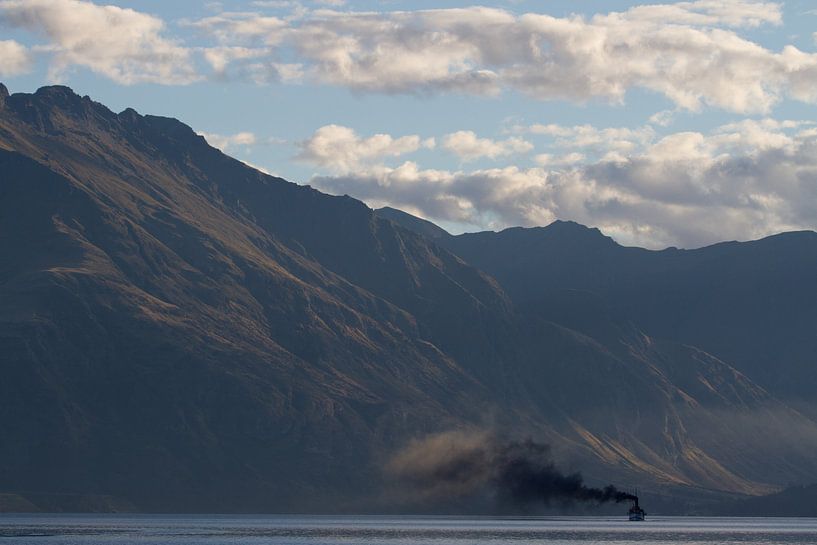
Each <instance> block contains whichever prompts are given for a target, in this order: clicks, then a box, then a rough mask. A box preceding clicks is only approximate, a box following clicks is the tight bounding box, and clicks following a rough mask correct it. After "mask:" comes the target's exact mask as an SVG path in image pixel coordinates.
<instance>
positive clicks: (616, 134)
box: [514, 123, 655, 152]
mask: <svg viewBox="0 0 817 545" xmlns="http://www.w3.org/2000/svg"><path fill="white" fill-rule="evenodd" d="M514 130H516V131H521V132H527V133H529V134H535V135H539V136H548V137H551V138H553V139H554V141H555V144H556V146H559V147H563V148H592V149H595V150H598V151H605V152H606V151H615V152H627V151H631V150H634V149H638V148H640V147H642V146H643V145H644V144H645V143H647V142H650V141H652V140H653V139H654V138H655V130H654V129H653V128H652V127H650V126H645V127H637V128H629V127H606V128H597V127H594V126H592V125H587V124H585V125H574V126H566V125H558V124H555V123H550V124H547V125H543V124H540V123H536V124H533V125H530V126H528V127H515V129H514Z"/></svg>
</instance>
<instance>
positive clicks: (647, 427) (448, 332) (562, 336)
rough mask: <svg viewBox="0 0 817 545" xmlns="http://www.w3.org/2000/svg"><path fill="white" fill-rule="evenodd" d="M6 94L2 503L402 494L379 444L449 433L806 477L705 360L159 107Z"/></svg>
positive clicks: (751, 401)
mask: <svg viewBox="0 0 817 545" xmlns="http://www.w3.org/2000/svg"><path fill="white" fill-rule="evenodd" d="M3 95H4V96H3V100H2V103H0V254H1V255H3V256H4V259H3V260H2V261H0V354H2V361H0V365H2V372H3V376H4V380H3V381H0V396H2V398H3V400H4V403H3V404H2V405H1V406H0V434H2V437H3V438H4V440H3V442H2V443H0V492H3V493H7V494H10V495H11V496H9V497H21V498H23V499H22V500H20V501H21V502H23V503H24V502H25V501H29V500H28V498H37V497H43V495H48V494H51V495H52V496H53V495H60V494H62V495H67V496H66V497H68V496H71V497H73V498H75V497H77V496H83V495H85V496H88V497H94V498H112V499H110V500H108V499H105V500H104V501H109V502H110V503H111V504H128V505H134V506H135V507H136V508H138V509H142V510H152V511H157V510H165V511H167V510H170V511H211V512H212V511H283V510H291V511H328V512H338V511H344V510H345V511H361V510H378V509H383V508H384V506H390V505H399V504H400V501H401V500H400V498H399V497H397V498H395V497H385V496H384V495H383V490H384V482H383V476H382V474H381V467H382V462H383V460H384V458H385V457H386V456H388V455H389V453H390V452H392V451H393V450H394V449H395V448H397V447H398V446H399V445H401V444H403V443H404V442H405V441H406V440H408V439H409V438H411V437H416V436H419V435H422V434H424V433H428V432H432V431H439V430H445V429H449V428H452V427H463V426H468V425H470V426H481V427H492V428H495V429H503V430H508V432H509V433H524V434H531V435H535V436H537V437H540V438H544V439H545V440H547V441H549V442H550V443H551V444H552V445H553V446H554V450H555V452H556V454H557V456H558V457H559V460H560V462H561V463H563V464H564V465H565V466H566V467H569V468H571V469H582V470H585V471H586V472H587V473H588V476H589V477H590V479H591V480H592V479H595V480H597V481H599V482H604V481H608V480H609V479H610V476H611V475H613V476H615V477H616V479H623V480H625V482H633V483H642V484H643V485H644V486H648V487H653V488H655V489H658V488H660V487H662V486H668V485H671V486H676V487H684V488H686V489H689V490H696V489H698V488H700V487H705V488H709V489H712V490H720V491H727V492H737V493H744V492H745V493H759V492H765V491H768V490H771V489H773V488H774V487H775V486H777V485H780V484H783V483H785V482H788V480H791V479H795V478H799V477H800V476H801V475H802V474H803V473H804V472H809V471H813V470H815V469H817V467H815V466H817V462H815V461H814V460H813V459H812V458H813V457H809V456H810V453H811V451H808V454H806V453H805V452H804V450H803V449H808V448H809V446H810V445H811V443H809V442H808V441H801V444H802V448H800V449H798V448H789V446H790V445H789V444H788V443H787V442H786V438H785V437H782V436H780V434H779V433H777V434H776V435H775V434H772V437H774V438H775V442H774V443H772V444H766V445H765V446H764V445H758V444H756V443H757V442H758V440H757V433H748V434H741V433H737V432H735V431H730V430H731V423H732V422H734V418H735V415H754V416H756V415H768V418H769V419H773V418H779V419H786V420H787V421H790V422H794V423H796V424H797V425H798V426H800V429H801V431H802V432H803V433H801V437H806V438H807V439H808V438H809V437H810V436H809V435H808V434H811V433H814V431H815V428H814V425H813V423H812V422H811V421H809V420H808V419H806V418H804V417H802V416H801V415H799V414H798V413H797V412H795V411H793V410H792V409H790V408H788V407H787V406H786V405H784V404H783V403H781V402H779V401H778V400H776V399H775V398H774V397H773V396H771V395H769V394H768V393H767V392H766V391H765V390H764V389H763V388H760V387H759V386H757V385H756V384H754V383H752V382H751V381H750V380H749V379H747V378H746V377H745V376H743V375H742V374H741V373H739V372H737V371H736V370H735V369H733V368H732V367H730V366H729V365H728V364H727V363H724V362H723V361H721V360H720V359H718V358H716V357H714V356H712V355H711V354H709V353H706V352H703V351H702V350H699V349H697V348H693V347H692V346H688V345H683V344H678V343H673V342H671V341H658V340H656V339H654V338H652V337H650V336H648V335H646V334H644V333H643V332H642V330H641V329H639V328H638V327H636V326H635V325H633V324H632V323H631V322H629V321H627V320H623V321H622V320H619V319H617V318H616V319H612V318H611V319H609V320H608V319H606V318H604V316H605V315H603V314H598V313H596V312H593V313H591V314H588V315H587V317H589V318H593V317H594V316H596V315H599V316H602V318H604V319H600V320H598V323H596V322H593V323H592V324H589V325H588V324H586V323H584V322H583V321H582V320H583V317H582V316H578V317H576V319H575V321H573V322H570V323H568V321H566V320H562V321H558V320H555V319H554V317H552V316H549V315H547V314H538V313H530V312H529V311H528V310H526V309H525V308H524V307H525V305H523V304H521V302H520V301H516V302H514V300H513V298H514V297H516V294H515V293H514V292H513V290H510V289H508V290H507V293H508V294H509V295H510V296H509V295H506V290H505V289H503V288H502V287H500V284H498V283H497V281H496V280H494V278H493V277H492V276H489V275H488V274H486V273H485V272H482V271H481V270H480V268H481V265H479V266H477V267H474V266H473V264H474V263H473V262H472V264H468V263H466V262H465V261H464V260H463V259H461V258H460V257H457V255H455V254H454V253H451V252H450V251H448V250H446V249H445V248H443V247H442V246H441V245H438V244H435V243H433V242H431V241H430V240H429V239H427V238H425V237H424V236H421V235H418V234H415V233H414V232H412V231H411V230H409V229H404V228H402V227H400V226H399V225H396V224H395V223H394V222H393V221H388V220H385V219H381V218H379V217H378V216H377V215H375V214H374V213H373V212H372V211H371V210H370V209H368V208H367V207H366V206H365V205H363V204H362V203H360V202H359V201H356V200H354V199H351V198H349V197H333V196H328V195H324V194H322V193H320V192H318V191H315V190H314V189H311V188H309V187H303V186H298V185H295V184H292V183H289V182H286V181H285V180H282V179H279V178H274V177H271V176H267V175H264V174H262V173H260V172H258V171H256V170H254V169H252V168H250V167H248V166H246V165H244V164H243V163H241V162H239V161H236V160H234V159H231V158H230V157H228V156H226V155H224V154H223V153H221V152H220V151H218V150H216V149H214V148H212V147H210V146H209V145H207V143H206V141H205V140H204V139H203V138H202V137H200V136H198V135H196V134H195V133H194V132H193V131H192V130H191V129H190V128H189V127H187V126H186V125H184V124H182V123H180V122H179V121H176V120H174V119H168V118H160V117H153V116H142V115H140V114H138V113H137V112H135V111H133V110H130V109H129V110H125V111H123V112H121V113H119V114H116V113H113V112H111V111H110V110H108V109H107V108H105V107H104V106H102V105H100V104H98V103H95V102H93V101H92V100H90V99H89V98H88V97H79V96H77V95H76V94H74V93H73V92H72V91H71V90H70V89H68V88H65V87H47V88H43V89H40V90H39V91H37V92H36V93H34V94H14V95H10V96H6V95H5V94H3ZM468 261H470V259H469V260H468ZM485 269H486V270H487V269H488V267H485ZM491 274H495V275H496V277H497V279H499V280H500V281H501V275H500V274H498V273H496V272H494V271H491ZM582 304H584V303H582ZM588 304H590V305H591V307H588V308H592V305H593V304H595V303H593V302H590V303H588ZM567 306H568V307H570V308H573V306H574V305H573V304H571V303H567ZM593 319H594V318H593ZM591 321H592V320H591ZM599 331H604V335H607V336H606V337H605V336H604V335H602V334H601V333H600V332H599ZM763 429H764V430H765V427H764V428H763ZM815 435H816V436H817V434H815ZM815 444H817V443H815ZM770 461H771V462H773V463H769V462H770ZM100 501H101V500H100ZM49 502H51V503H49ZM46 503H48V504H49V505H53V501H52V500H48V502H46Z"/></svg>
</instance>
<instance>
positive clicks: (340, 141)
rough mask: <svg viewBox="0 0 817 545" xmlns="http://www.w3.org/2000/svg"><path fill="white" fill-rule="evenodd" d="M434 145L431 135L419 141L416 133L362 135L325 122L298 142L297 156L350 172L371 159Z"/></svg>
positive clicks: (312, 162)
mask: <svg viewBox="0 0 817 545" xmlns="http://www.w3.org/2000/svg"><path fill="white" fill-rule="evenodd" d="M435 145H436V142H435V140H434V139H433V138H427V139H425V140H423V139H421V138H420V137H419V136H417V135H410V136H401V137H399V138H394V137H392V136H391V135H388V134H375V135H374V136H370V137H368V138H364V137H361V136H358V134H357V133H356V132H355V131H354V130H353V129H350V128H349V127H343V126H341V125H326V126H324V127H321V128H319V129H318V130H317V131H315V133H314V134H313V135H312V136H311V137H310V138H308V139H307V140H305V141H303V142H301V143H300V144H299V147H300V153H299V154H298V157H297V158H298V159H299V160H301V161H304V162H308V163H311V164H313V165H317V166H321V167H325V168H328V169H330V170H333V171H336V172H351V171H354V170H356V169H360V168H362V166H363V165H365V164H367V163H370V162H372V161H377V160H380V159H384V158H387V157H398V156H400V155H405V154H407V153H412V152H415V151H417V150H418V149H420V148H433V147H434V146H435Z"/></svg>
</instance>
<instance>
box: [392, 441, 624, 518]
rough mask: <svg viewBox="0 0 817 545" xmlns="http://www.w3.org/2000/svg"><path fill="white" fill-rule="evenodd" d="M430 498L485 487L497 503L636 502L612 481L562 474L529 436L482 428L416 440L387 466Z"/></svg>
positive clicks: (519, 504)
mask: <svg viewBox="0 0 817 545" xmlns="http://www.w3.org/2000/svg"><path fill="white" fill-rule="evenodd" d="M388 469H389V470H390V471H391V472H392V473H393V474H394V475H396V476H397V477H398V478H400V479H401V480H402V481H403V482H405V483H407V484H409V485H411V486H413V487H414V488H415V489H417V490H419V491H421V492H424V493H425V494H424V495H426V496H431V497H434V496H436V497H446V496H447V497H458V496H459V497H462V496H466V495H471V494H475V493H478V492H481V491H486V490H487V491H489V492H490V493H492V495H493V496H494V497H495V498H496V500H497V501H499V502H500V503H502V504H505V505H508V504H510V505H514V506H517V507H527V506H531V505H535V504H551V503H573V502H583V503H606V502H623V501H628V500H629V501H636V502H637V501H638V498H637V497H636V496H634V495H633V494H629V493H627V492H623V491H621V490H618V489H617V488H616V487H614V486H613V485H609V486H606V487H604V488H594V487H590V486H587V485H586V484H585V483H584V479H583V478H582V476H581V474H579V473H572V474H564V473H562V472H561V471H559V469H558V468H557V467H556V466H555V464H554V463H553V461H552V459H551V456H550V448H549V447H548V446H547V445H545V444H542V443H537V442H535V441H533V440H532V439H526V440H523V441H505V442H503V441H499V440H498V439H497V438H495V437H494V436H492V435H489V434H487V433H484V432H476V433H470V434H469V433H465V432H449V433H443V434H439V435H433V436H430V437H428V438H426V439H423V440H421V441H415V442H413V443H412V444H410V445H409V446H408V447H407V448H406V449H404V450H403V451H401V452H399V453H398V454H397V455H396V456H395V457H394V458H393V459H392V461H391V462H390V464H389V468H388Z"/></svg>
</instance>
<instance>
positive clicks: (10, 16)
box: [0, 0, 198, 85]
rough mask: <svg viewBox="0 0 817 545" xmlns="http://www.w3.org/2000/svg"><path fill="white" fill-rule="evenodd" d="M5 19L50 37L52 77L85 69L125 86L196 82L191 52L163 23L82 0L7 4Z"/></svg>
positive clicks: (0, 10) (1, 4) (1, 5)
mask: <svg viewBox="0 0 817 545" xmlns="http://www.w3.org/2000/svg"><path fill="white" fill-rule="evenodd" d="M0 21H2V22H3V23H5V24H6V25H9V26H11V27H14V28H23V29H27V30H30V31H33V32H37V33H39V34H42V35H43V36H45V37H46V38H47V39H48V41H49V43H48V44H47V45H45V46H40V47H39V48H38V49H39V50H40V51H45V52H47V53H50V54H51V64H50V69H49V73H50V75H49V77H50V78H51V79H52V80H60V79H62V77H63V74H64V72H65V71H66V70H68V69H69V68H71V67H73V66H84V67H86V68H89V69H90V70H92V71H94V72H96V73H99V74H102V75H104V76H106V77H108V78H110V79H112V80H114V81H116V82H118V83H121V84H126V85H129V84H134V83H141V82H153V83H163V84H185V83H190V82H192V81H195V80H196V79H197V77H198V76H197V74H196V71H195V69H194V68H193V67H192V62H191V57H190V51H189V50H188V49H186V48H184V47H182V46H180V45H179V44H178V43H177V42H176V41H175V40H172V39H169V38H165V37H163V35H162V33H163V31H164V23H163V21H162V20H161V19H159V18H157V17H153V16H151V15H147V14H145V13H140V12H138V11H134V10H132V9H126V8H119V7H117V6H102V5H97V4H94V3H92V2H86V1H82V0H2V1H0Z"/></svg>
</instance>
